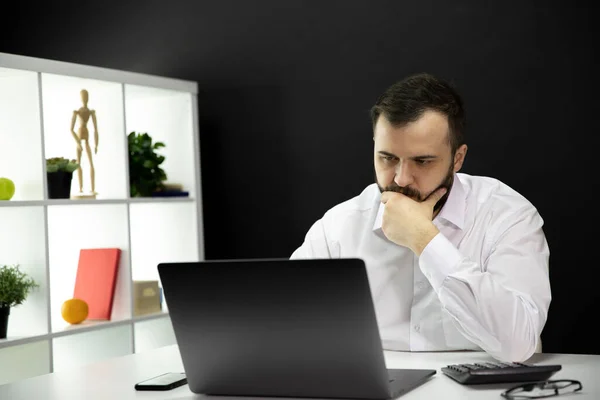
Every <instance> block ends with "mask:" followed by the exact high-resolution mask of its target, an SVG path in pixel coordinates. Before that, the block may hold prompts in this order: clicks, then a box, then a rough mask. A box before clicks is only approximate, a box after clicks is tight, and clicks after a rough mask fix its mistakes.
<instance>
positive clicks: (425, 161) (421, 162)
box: [416, 160, 431, 165]
mask: <svg viewBox="0 0 600 400" xmlns="http://www.w3.org/2000/svg"><path fill="white" fill-rule="evenodd" d="M416 162H417V164H418V165H427V164H429V163H430V162H431V160H416Z"/></svg>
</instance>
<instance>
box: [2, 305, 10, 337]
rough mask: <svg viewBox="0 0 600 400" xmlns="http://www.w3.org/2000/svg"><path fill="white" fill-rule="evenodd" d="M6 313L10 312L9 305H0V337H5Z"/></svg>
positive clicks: (6, 326) (6, 327)
mask: <svg viewBox="0 0 600 400" xmlns="http://www.w3.org/2000/svg"><path fill="white" fill-rule="evenodd" d="M8 314H10V307H0V339H6V332H7V331H8Z"/></svg>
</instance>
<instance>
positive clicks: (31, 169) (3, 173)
mask: <svg viewBox="0 0 600 400" xmlns="http://www.w3.org/2000/svg"><path fill="white" fill-rule="evenodd" d="M41 141H42V136H41V123H40V112H39V89H38V75H37V74H36V73H35V72H30V71H20V70H14V69H7V68H0V177H6V178H9V179H11V180H12V181H13V182H14V183H15V194H14V196H13V198H12V200H41V199H43V198H44V186H43V181H42V173H43V170H42V146H41Z"/></svg>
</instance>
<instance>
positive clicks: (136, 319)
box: [133, 310, 169, 322]
mask: <svg viewBox="0 0 600 400" xmlns="http://www.w3.org/2000/svg"><path fill="white" fill-rule="evenodd" d="M168 317H169V312H168V311H166V310H164V311H160V312H157V313H152V314H146V315H138V316H135V317H133V321H134V322H144V321H149V320H153V319H161V318H168Z"/></svg>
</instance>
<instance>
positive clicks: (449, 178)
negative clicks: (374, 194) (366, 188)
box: [375, 160, 454, 212]
mask: <svg viewBox="0 0 600 400" xmlns="http://www.w3.org/2000/svg"><path fill="white" fill-rule="evenodd" d="M453 165H454V160H452V162H451V163H450V169H449V170H448V173H447V174H446V177H445V178H444V180H443V181H442V183H441V184H439V185H438V187H436V188H435V189H434V190H433V191H432V192H431V193H430V194H429V195H427V197H423V194H422V193H421V192H419V191H418V190H416V189H413V188H411V187H402V186H398V185H397V184H396V183H395V182H392V184H391V185H388V186H386V187H385V188H384V187H382V186H381V185H379V182H377V186H378V187H379V191H380V192H381V193H383V192H396V193H401V194H403V195H405V196H408V197H410V198H411V199H413V200H415V201H418V202H419V203H420V202H423V201H425V200H427V198H429V196H431V194H433V193H435V191H436V190H438V189H440V188H446V189H447V190H446V193H445V194H444V195H443V196H442V198H441V199H439V200H438V202H437V203H436V204H435V206H434V207H433V211H434V212H436V211H438V210H440V209H441V208H442V207H443V206H444V204H446V201H447V200H448V195H449V194H450V188H452V184H453V183H454V169H453ZM375 179H376V180H377V178H375Z"/></svg>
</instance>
